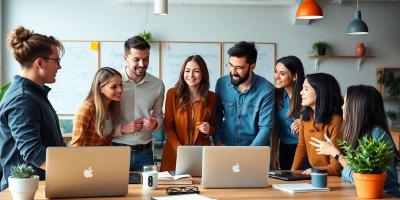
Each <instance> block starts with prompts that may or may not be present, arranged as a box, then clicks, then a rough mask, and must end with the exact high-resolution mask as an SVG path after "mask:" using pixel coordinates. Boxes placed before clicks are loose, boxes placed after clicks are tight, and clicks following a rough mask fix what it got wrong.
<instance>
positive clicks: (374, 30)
mask: <svg viewBox="0 0 400 200" xmlns="http://www.w3.org/2000/svg"><path fill="white" fill-rule="evenodd" d="M3 1H4V5H3V6H4V8H3V10H4V19H3V20H4V29H3V32H4V33H9V32H10V31H11V30H12V29H13V28H14V27H16V26H17V25H24V26H26V27H28V28H30V29H33V30H35V31H36V32H39V33H44V34H50V35H54V36H56V37H57V38H59V39H61V40H125V39H126V38H128V37H130V36H132V35H135V34H136V33H138V32H141V31H143V30H150V31H151V32H152V33H153V35H154V38H155V40H162V41H238V40H252V41H259V42H276V43H277V58H279V57H282V56H286V55H289V54H293V55H296V56H298V57H300V58H301V60H302V61H303V63H304V66H305V68H306V73H314V72H315V71H314V61H313V60H312V59H309V58H308V52H309V51H310V49H311V45H312V43H314V42H315V41H320V40H323V41H327V42H328V43H330V44H331V45H332V48H333V51H334V53H335V54H338V55H353V54H354V48H355V44H356V43H357V42H364V43H365V45H366V47H367V54H373V55H375V56H376V58H375V59H370V60H367V61H365V62H364V64H363V66H362V71H357V69H356V60H327V61H322V62H321V64H320V71H321V72H326V73H331V74H332V75H334V76H335V77H336V78H337V79H338V80H339V82H340V83H341V86H342V93H343V90H345V89H346V88H347V87H348V86H349V85H353V84H370V85H374V84H375V69H376V67H377V66H382V65H383V66H393V67H400V20H399V19H400V12H399V11H400V3H393V2H392V3H388V2H386V3H373V2H360V8H361V10H362V17H363V19H364V20H365V22H366V23H367V24H368V26H369V29H370V33H369V34H368V35H366V36H350V35H347V34H345V30H346V27H347V25H348V23H349V22H350V21H351V19H352V16H353V12H354V10H355V2H347V1H346V2H345V3H344V4H343V5H340V6H338V5H332V4H329V3H324V5H323V9H324V15H325V16H324V18H323V19H322V20H318V21H315V22H313V23H312V24H311V25H308V26H304V25H293V21H294V20H293V18H294V12H295V8H294V7H289V6H273V7H265V6H258V7H253V6H247V7H246V6H242V7H240V6H194V5H170V7H169V15H167V16H155V15H153V13H152V12H153V10H152V9H153V8H152V3H150V4H149V5H148V6H146V5H143V4H140V5H138V4H123V3H119V2H118V1H115V0H101V1H99V0H34V1H32V0H3ZM149 2H152V1H150V0H149ZM4 35H5V34H4ZM7 52H9V51H7ZM3 62H4V64H5V69H4V73H5V74H4V75H3V78H4V79H3V80H4V81H8V80H10V79H11V78H12V76H13V75H14V74H16V73H18V71H19V66H18V64H17V63H16V62H15V61H14V60H13V59H12V57H11V56H10V54H9V53H7V54H5V56H4V59H3ZM271 67H272V66H271Z"/></svg>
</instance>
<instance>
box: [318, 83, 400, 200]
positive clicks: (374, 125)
mask: <svg viewBox="0 0 400 200" xmlns="http://www.w3.org/2000/svg"><path fill="white" fill-rule="evenodd" d="M342 108H343V127H342V132H343V139H344V141H346V142H347V143H348V144H349V145H350V146H351V147H352V148H356V147H357V146H358V140H359V139H361V138H362V137H364V136H367V137H369V138H375V139H377V138H380V137H382V138H383V140H385V141H386V142H387V143H388V144H390V145H391V146H392V148H393V151H394V152H395V157H393V161H392V162H391V164H390V170H389V171H388V172H387V173H388V176H387V179H386V183H385V188H384V190H385V192H387V193H389V194H391V195H394V196H396V197H400V184H399V180H398V177H399V174H398V171H397V169H396V167H399V166H396V163H397V162H398V161H399V159H400V156H399V153H398V151H397V150H396V148H395V145H394V142H393V139H392V138H391V136H390V132H389V129H388V126H387V119H386V115H385V109H384V105H383V100H382V96H381V94H380V93H379V92H378V90H376V89H375V88H374V87H372V86H365V85H357V86H350V87H349V88H348V89H347V94H346V96H345V98H344V104H343V107H342ZM324 139H325V140H323V139H317V138H314V137H312V138H311V140H312V141H311V142H310V144H311V145H313V146H315V147H316V149H315V151H316V152H317V153H318V154H323V155H330V156H331V157H332V158H335V159H336V160H338V161H339V163H340V164H341V165H342V166H343V170H342V180H344V181H349V182H352V183H354V180H353V176H352V170H351V169H350V168H349V167H348V165H347V159H346V158H345V155H343V154H342V152H341V151H340V150H339V149H338V148H337V147H336V146H335V144H334V142H332V139H331V138H329V137H328V136H327V135H326V134H325V138H324Z"/></svg>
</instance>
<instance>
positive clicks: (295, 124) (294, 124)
mask: <svg viewBox="0 0 400 200" xmlns="http://www.w3.org/2000/svg"><path fill="white" fill-rule="evenodd" d="M299 125H300V119H293V122H292V124H291V125H290V131H291V132H292V134H297V133H299Z"/></svg>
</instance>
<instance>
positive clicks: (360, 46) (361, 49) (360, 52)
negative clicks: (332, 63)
mask: <svg viewBox="0 0 400 200" xmlns="http://www.w3.org/2000/svg"><path fill="white" fill-rule="evenodd" d="M356 56H359V57H363V56H365V46H364V43H357V45H356Z"/></svg>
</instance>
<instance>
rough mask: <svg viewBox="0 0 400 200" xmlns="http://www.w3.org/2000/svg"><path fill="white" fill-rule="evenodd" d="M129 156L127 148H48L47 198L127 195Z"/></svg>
mask: <svg viewBox="0 0 400 200" xmlns="http://www.w3.org/2000/svg"><path fill="white" fill-rule="evenodd" d="M130 153H131V151H130V148H129V147H127V146H96V147H48V148H47V153H46V188H45V194H46V197H47V198H70V197H104V196H123V195H126V194H127V193H128V179H129V162H130Z"/></svg>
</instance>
